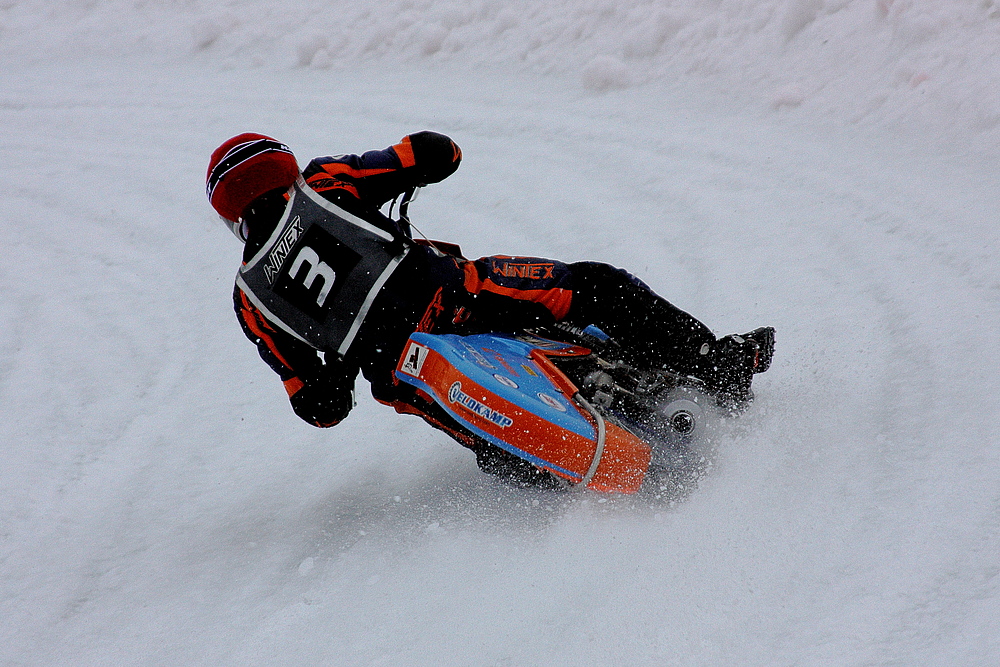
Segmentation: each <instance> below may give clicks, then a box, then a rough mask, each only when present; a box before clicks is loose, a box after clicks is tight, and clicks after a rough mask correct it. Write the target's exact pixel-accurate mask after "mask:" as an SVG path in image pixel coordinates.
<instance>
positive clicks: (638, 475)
mask: <svg viewBox="0 0 1000 667" xmlns="http://www.w3.org/2000/svg"><path fill="white" fill-rule="evenodd" d="M605 438H606V440H605V444H604V454H603V455H602V456H601V464H600V465H599V466H598V467H597V473H596V474H595V475H594V477H593V479H591V480H590V483H589V484H588V485H587V488H588V489H593V490H594V491H602V492H604V493H626V494H629V493H635V492H636V491H638V490H639V487H641V486H642V480H643V479H644V478H645V476H646V471H647V470H648V469H649V461H650V459H651V458H652V451H651V450H650V448H649V445H647V444H646V443H645V442H643V441H642V440H640V439H639V438H637V437H636V436H634V435H632V434H631V433H629V432H628V431H626V430H625V429H623V428H621V427H619V426H616V425H614V424H610V423H609V424H607V435H606V436H605Z"/></svg>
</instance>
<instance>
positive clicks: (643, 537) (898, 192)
mask: <svg viewBox="0 0 1000 667" xmlns="http://www.w3.org/2000/svg"><path fill="white" fill-rule="evenodd" d="M0 63H2V67H0V202H2V213H0V248H2V252H3V255H4V257H3V262H0V295H2V297H0V416H2V419H0V664H3V665H11V666H14V665H112V664H114V665H401V666H404V665H405V666H416V665H477V666H479V665H487V666H493V665H497V666H501V665H505V666H522V665H567V664H568V665H949V666H952V665H992V664H1000V460H998V459H1000V454H998V446H1000V393H998V389H1000V381H998V375H1000V351H998V349H1000V337H998V331H1000V259H998V240H1000V234H998V231H997V215H998V211H1000V184H998V175H1000V170H998V168H997V160H998V157H1000V3H996V2H994V1H993V0H953V1H951V2H945V1H933V0H761V1H758V2H738V1H736V0H715V1H713V2H706V1H705V0H675V1H669V0H550V1H549V2H531V1H528V0H510V1H501V0H462V1H457V0H454V1H441V2H431V1H429V0H383V1H382V2H377V3H376V2H370V1H367V0H359V1H358V2H354V3H329V2H318V1H306V2H294V1H292V2H282V3H278V2H265V1H263V0H257V1H249V0H247V1H238V0H229V1H228V2H219V1H217V0H185V1H181V0H174V1H172V2H168V1H166V0H164V1H161V2H139V1H125V0H103V1H100V0H98V1H92V2H86V3H84V2H79V1H76V0H2V1H0ZM420 129H435V130H439V131H442V132H447V133H449V134H450V135H452V136H453V137H454V138H455V139H456V140H457V141H458V142H459V143H460V144H461V146H462V147H463V149H464V151H465V161H464V163H463V165H462V168H461V169H460V170H459V172H458V173H456V174H455V175H454V176H453V177H452V178H450V179H448V180H447V181H445V182H444V183H441V184H440V185H437V186H434V187H432V188H428V189H427V190H426V191H425V192H424V193H423V194H422V196H421V198H420V200H418V201H417V202H416V203H414V204H413V206H412V207H411V214H412V216H413V219H414V222H415V223H416V224H417V226H418V227H420V228H421V229H422V230H423V231H424V232H425V233H426V234H428V235H430V236H432V237H437V238H444V239H448V240H452V241H457V242H459V243H461V244H462V245H463V247H464V249H465V250H466V252H467V254H470V255H472V256H478V255H482V254H491V253H503V252H506V253H523V254H535V255H541V256H551V257H558V258H561V259H565V260H580V259H596V260H602V261H606V262H610V263H613V264H616V265H619V266H623V267H627V268H629V269H630V270H632V271H633V272H635V273H637V274H639V275H640V276H641V277H643V278H644V279H645V280H646V281H647V282H649V283H650V284H651V285H652V286H653V287H654V288H655V289H656V290H657V291H659V292H660V293H661V294H663V295H664V296H666V297H667V298H668V299H670V300H671V301H673V302H674V303H676V304H677V305H678V306H680V307H682V308H684V309H686V310H688V311H689V312H691V313H693V314H695V315H696V316H698V317H699V318H701V319H702V320H704V321H705V322H706V323H707V324H708V325H709V326H710V327H712V328H713V330H715V331H716V333H718V334H723V333H730V332H734V331H745V330H748V329H750V328H753V327H756V326H759V325H763V324H772V325H774V326H776V327H777V329H778V336H779V338H778V350H777V355H776V358H775V363H774V365H773V367H772V369H771V370H770V371H769V372H768V373H767V374H766V375H763V376H759V377H758V379H757V382H756V388H757V393H758V401H757V403H756V404H755V406H754V408H753V409H752V411H751V412H750V413H749V414H747V415H746V416H745V417H744V418H743V419H741V420H740V421H739V422H738V423H737V424H735V425H733V426H732V427H731V428H730V429H729V431H728V432H726V433H725V435H724V437H723V438H722V439H721V442H720V443H719V446H718V451H717V452H716V454H715V456H714V459H713V461H712V466H711V467H710V468H709V469H708V471H707V473H706V474H705V475H704V476H703V477H702V478H701V479H700V480H698V483H697V486H696V488H693V489H689V490H688V491H687V492H686V493H683V494H671V495H670V497H661V498H654V497H643V498H607V497H601V496H598V495H596V494H591V493H586V492H585V493H574V494H568V495H566V494H563V495H559V494H547V493H542V492H537V491H535V492H532V491H518V490H512V489H508V488H505V487H503V486H502V485H499V484H497V483H495V482H494V481H493V480H492V479H490V478H488V477H487V476H485V475H482V474H480V473H479V472H478V470H477V469H476V467H475V463H474V461H473V458H472V456H471V455H470V454H468V452H466V451H465V450H463V449H461V448H460V447H458V446H457V445H455V444H454V443H452V442H451V441H449V440H448V439H447V438H446V437H444V436H442V435H440V434H438V433H436V432H434V431H432V430H431V429H429V428H427V427H425V426H424V425H422V423H421V422H420V421H419V420H417V419H415V418H412V417H410V418H406V417H401V416H396V415H395V414H394V413H392V412H391V410H389V409H387V408H384V407H382V406H378V405H376V404H375V403H374V402H373V401H372V400H371V399H370V398H368V397H367V387H365V386H364V384H363V382H361V383H359V404H358V406H357V408H356V409H355V411H354V412H353V413H352V415H351V416H350V418H349V419H348V420H347V421H346V422H345V423H343V424H342V425H340V426H338V427H337V428H335V429H332V430H319V429H313V428H311V427H309V426H308V425H306V424H305V423H303V422H301V421H299V420H298V419H297V418H296V417H295V416H294V415H293V414H292V412H291V410H290V408H289V407H288V404H287V400H286V398H285V395H284V391H283V389H282V387H281V385H280V383H279V382H278V380H277V378H276V377H275V376H274V375H273V374H272V373H271V372H270V370H269V369H267V368H266V366H264V365H263V364H262V363H261V362H260V360H259V359H258V358H257V356H256V351H255V350H254V348H253V346H252V345H251V344H250V343H249V342H247V341H246V340H245V339H244V337H243V335H242V333H241V332H240V330H239V327H238V325H237V323H236V321H235V318H234V315H233V312H232V305H231V289H232V279H233V276H234V274H235V271H236V268H237V266H238V264H239V256H240V247H239V245H238V243H237V242H236V241H235V240H234V239H233V238H232V236H231V235H230V234H229V232H227V231H226V230H225V229H224V228H223V227H222V226H221V225H219V224H218V222H217V221H216V219H215V218H214V215H213V213H212V211H211V209H210V208H209V207H208V204H207V201H206V200H205V197H204V190H203V185H204V181H203V179H204V171H205V167H206V164H207V160H208V155H209V153H210V152H211V150H212V149H213V148H214V147H215V146H216V145H218V144H219V143H221V141H223V140H224V139H226V138H228V137H229V136H232V135H233V134H236V133H239V132H243V131H260V132H264V133H268V134H272V135H274V136H277V137H278V138H280V139H281V140H282V141H285V142H287V143H288V144H289V145H290V146H291V147H292V148H293V149H294V150H295V151H296V153H297V155H298V156H299V158H300V160H301V161H302V162H303V163H304V162H305V160H307V159H308V158H310V157H312V156H314V155H325V154H333V153H341V152H360V151H364V150H367V149H370V148H383V147H385V146H388V145H391V144H393V143H395V142H396V141H398V140H399V138H400V137H402V136H403V135H404V134H406V133H407V132H411V131H415V130H420Z"/></svg>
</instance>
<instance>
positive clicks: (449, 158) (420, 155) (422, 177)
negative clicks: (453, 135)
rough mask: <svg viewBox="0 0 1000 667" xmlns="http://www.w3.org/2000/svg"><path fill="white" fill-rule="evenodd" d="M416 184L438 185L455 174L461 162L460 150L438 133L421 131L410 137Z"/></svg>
mask: <svg viewBox="0 0 1000 667" xmlns="http://www.w3.org/2000/svg"><path fill="white" fill-rule="evenodd" d="M410 146H412V147H413V161H414V162H415V163H416V164H415V166H414V169H416V170H417V183H418V184H419V185H426V184H427V183H438V182H440V181H443V180H444V179H446V178H448V177H449V176H451V175H452V174H454V173H455V170H456V169H458V165H459V164H460V163H461V162H462V149H461V148H459V147H458V144H456V143H455V142H454V141H452V140H451V139H450V138H449V137H446V136H445V135H443V134H440V133H438V132H430V131H427V130H425V131H423V132H417V133H415V134H411V135H410Z"/></svg>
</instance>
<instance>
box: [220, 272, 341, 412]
mask: <svg viewBox="0 0 1000 667" xmlns="http://www.w3.org/2000/svg"><path fill="white" fill-rule="evenodd" d="M233 298H234V302H235V307H236V316H237V318H238V319H239V321H240V325H241V326H242V327H243V333H244V334H246V337H247V338H249V339H250V340H251V341H252V342H253V343H254V344H255V345H256V346H257V351H258V353H259V354H260V357H261V359H263V360H264V361H265V362H266V363H267V365H268V366H270V367H271V368H272V369H273V370H274V372H276V373H277V374H278V377H280V378H281V380H282V382H283V383H284V385H285V391H286V392H287V393H288V400H289V402H290V403H291V404H292V410H294V412H295V414H296V415H298V416H299V417H301V418H302V419H304V420H305V421H307V422H309V423H310V424H312V425H313V426H319V427H328V426H334V425H336V424H338V423H339V422H341V421H342V420H343V419H344V418H345V417H347V414H348V413H349V412H350V411H351V408H353V407H354V378H355V377H356V376H357V374H358V368H357V367H356V366H354V365H353V364H350V363H348V362H345V361H342V360H339V359H330V360H327V361H324V360H323V359H321V358H320V357H319V355H318V354H317V352H316V350H315V349H313V348H312V347H310V346H309V345H306V344H305V343H303V342H301V341H299V340H296V339H295V338H293V337H292V336H290V335H289V334H287V333H285V332H284V331H281V330H280V329H278V328H277V327H274V326H272V325H271V323H270V322H268V321H267V319H266V318H265V317H264V316H263V315H262V314H261V312H260V311H259V310H258V309H257V308H256V307H255V306H254V305H253V304H252V303H250V301H249V300H248V299H247V298H246V295H245V294H244V293H243V291H242V290H240V289H239V288H236V291H235V292H234V293H233Z"/></svg>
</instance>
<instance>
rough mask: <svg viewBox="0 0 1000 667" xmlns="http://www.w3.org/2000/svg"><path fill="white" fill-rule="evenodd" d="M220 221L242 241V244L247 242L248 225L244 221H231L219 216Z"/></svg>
mask: <svg viewBox="0 0 1000 667" xmlns="http://www.w3.org/2000/svg"><path fill="white" fill-rule="evenodd" d="M219 220H221V221H222V222H223V224H224V225H226V227H227V228H228V229H229V231H231V232H232V233H233V235H234V236H235V237H236V238H238V239H239V240H240V243H246V242H247V223H245V222H243V221H242V220H236V221H234V220H230V219H229V218H224V217H223V216H221V215H220V216H219Z"/></svg>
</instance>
